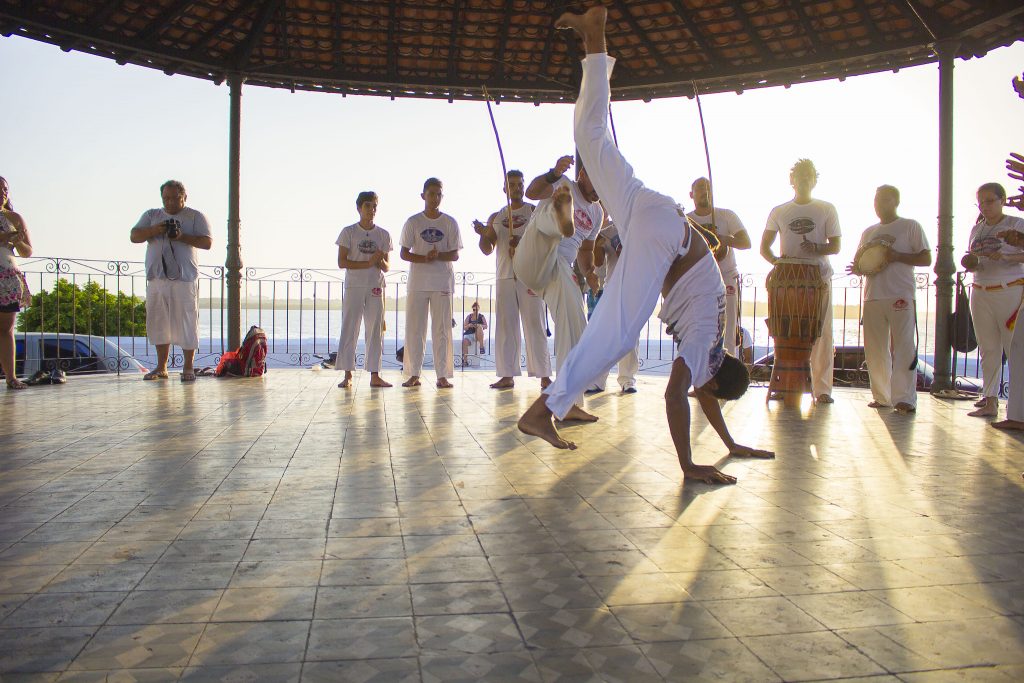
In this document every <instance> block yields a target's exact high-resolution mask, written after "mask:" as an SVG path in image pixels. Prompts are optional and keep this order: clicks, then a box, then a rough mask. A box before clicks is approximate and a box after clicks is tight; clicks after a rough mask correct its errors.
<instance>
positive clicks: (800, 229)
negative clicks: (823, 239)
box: [789, 217, 816, 235]
mask: <svg viewBox="0 0 1024 683" xmlns="http://www.w3.org/2000/svg"><path fill="white" fill-rule="evenodd" d="M815 227H816V226H815V223H814V219H813V218H807V217H801V218H794V219H793V220H791V221H790V222H789V229H790V230H792V231H793V232H795V233H796V234H798V235H806V234H807V233H809V232H811V231H812V230H814V228H815Z"/></svg>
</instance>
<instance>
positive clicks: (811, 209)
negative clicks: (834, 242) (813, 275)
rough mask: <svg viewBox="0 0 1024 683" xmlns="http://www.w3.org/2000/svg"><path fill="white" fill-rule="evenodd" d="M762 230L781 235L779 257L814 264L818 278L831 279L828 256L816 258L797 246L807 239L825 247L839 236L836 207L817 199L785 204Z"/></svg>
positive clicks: (773, 211)
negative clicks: (814, 262) (831, 239)
mask: <svg viewBox="0 0 1024 683" xmlns="http://www.w3.org/2000/svg"><path fill="white" fill-rule="evenodd" d="M764 231H765V232H778V233H780V246H779V256H781V257H782V258H799V259H807V260H809V261H816V262H817V263H818V265H819V267H820V268H821V276H822V277H823V278H825V279H826V280H828V279H830V278H831V277H832V264H831V263H829V259H828V256H824V255H818V256H815V255H814V254H812V253H810V252H807V251H804V250H803V249H801V248H800V244H801V243H802V242H803V241H804V239H805V238H806V239H807V240H808V241H810V242H814V243H816V244H820V245H824V244H827V243H828V238H829V237H839V236H840V235H841V233H840V230H839V214H837V213H836V207H834V206H832V205H831V204H829V203H828V202H823V201H821V200H820V199H812V200H811V201H810V202H808V203H807V204H797V203H796V202H795V201H788V202H786V203H785V204H782V205H780V206H776V207H775V208H774V209H772V212H771V213H770V214H768V224H767V225H765V226H764Z"/></svg>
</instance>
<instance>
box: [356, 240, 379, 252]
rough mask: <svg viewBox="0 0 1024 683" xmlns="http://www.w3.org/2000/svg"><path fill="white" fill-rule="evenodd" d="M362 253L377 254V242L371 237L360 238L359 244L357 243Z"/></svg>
mask: <svg viewBox="0 0 1024 683" xmlns="http://www.w3.org/2000/svg"><path fill="white" fill-rule="evenodd" d="M356 248H357V249H358V250H359V253H360V254H375V253H377V243H376V242H374V241H373V240H371V239H365V240H359V244H357V245H356Z"/></svg>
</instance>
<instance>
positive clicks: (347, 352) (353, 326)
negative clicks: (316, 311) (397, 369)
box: [334, 287, 384, 372]
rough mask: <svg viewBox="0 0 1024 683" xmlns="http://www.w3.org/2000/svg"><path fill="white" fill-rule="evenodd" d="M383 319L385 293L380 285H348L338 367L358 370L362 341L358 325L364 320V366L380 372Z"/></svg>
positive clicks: (348, 370)
mask: <svg viewBox="0 0 1024 683" xmlns="http://www.w3.org/2000/svg"><path fill="white" fill-rule="evenodd" d="M383 322H384V293H383V290H382V289H381V288H380V287H345V299H344V302H343V303H342V304H341V335H340V336H339V337H338V357H337V359H336V360H335V363H334V367H335V369H337V370H345V371H347V372H351V371H353V370H355V369H356V342H357V341H358V340H359V324H360V323H362V324H363V330H364V333H363V335H364V339H365V342H366V343H365V351H366V353H365V355H364V357H363V369H364V370H366V371H367V372H380V361H381V351H382V339H383V336H382V334H381V333H382V329H381V327H382V323H383Z"/></svg>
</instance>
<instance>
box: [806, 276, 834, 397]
mask: <svg viewBox="0 0 1024 683" xmlns="http://www.w3.org/2000/svg"><path fill="white" fill-rule="evenodd" d="M826 285H827V286H828V292H827V294H826V296H825V299H826V302H825V310H824V311H823V312H822V317H824V318H825V321H824V323H822V325H821V336H820V337H818V339H817V341H815V342H814V346H812V347H811V394H812V395H813V396H814V397H815V398H817V397H818V396H821V395H822V394H828V395H829V396H831V395H832V372H833V370H834V369H835V367H834V366H835V364H836V351H835V348H834V347H833V346H832V284H831V283H829V282H826Z"/></svg>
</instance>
